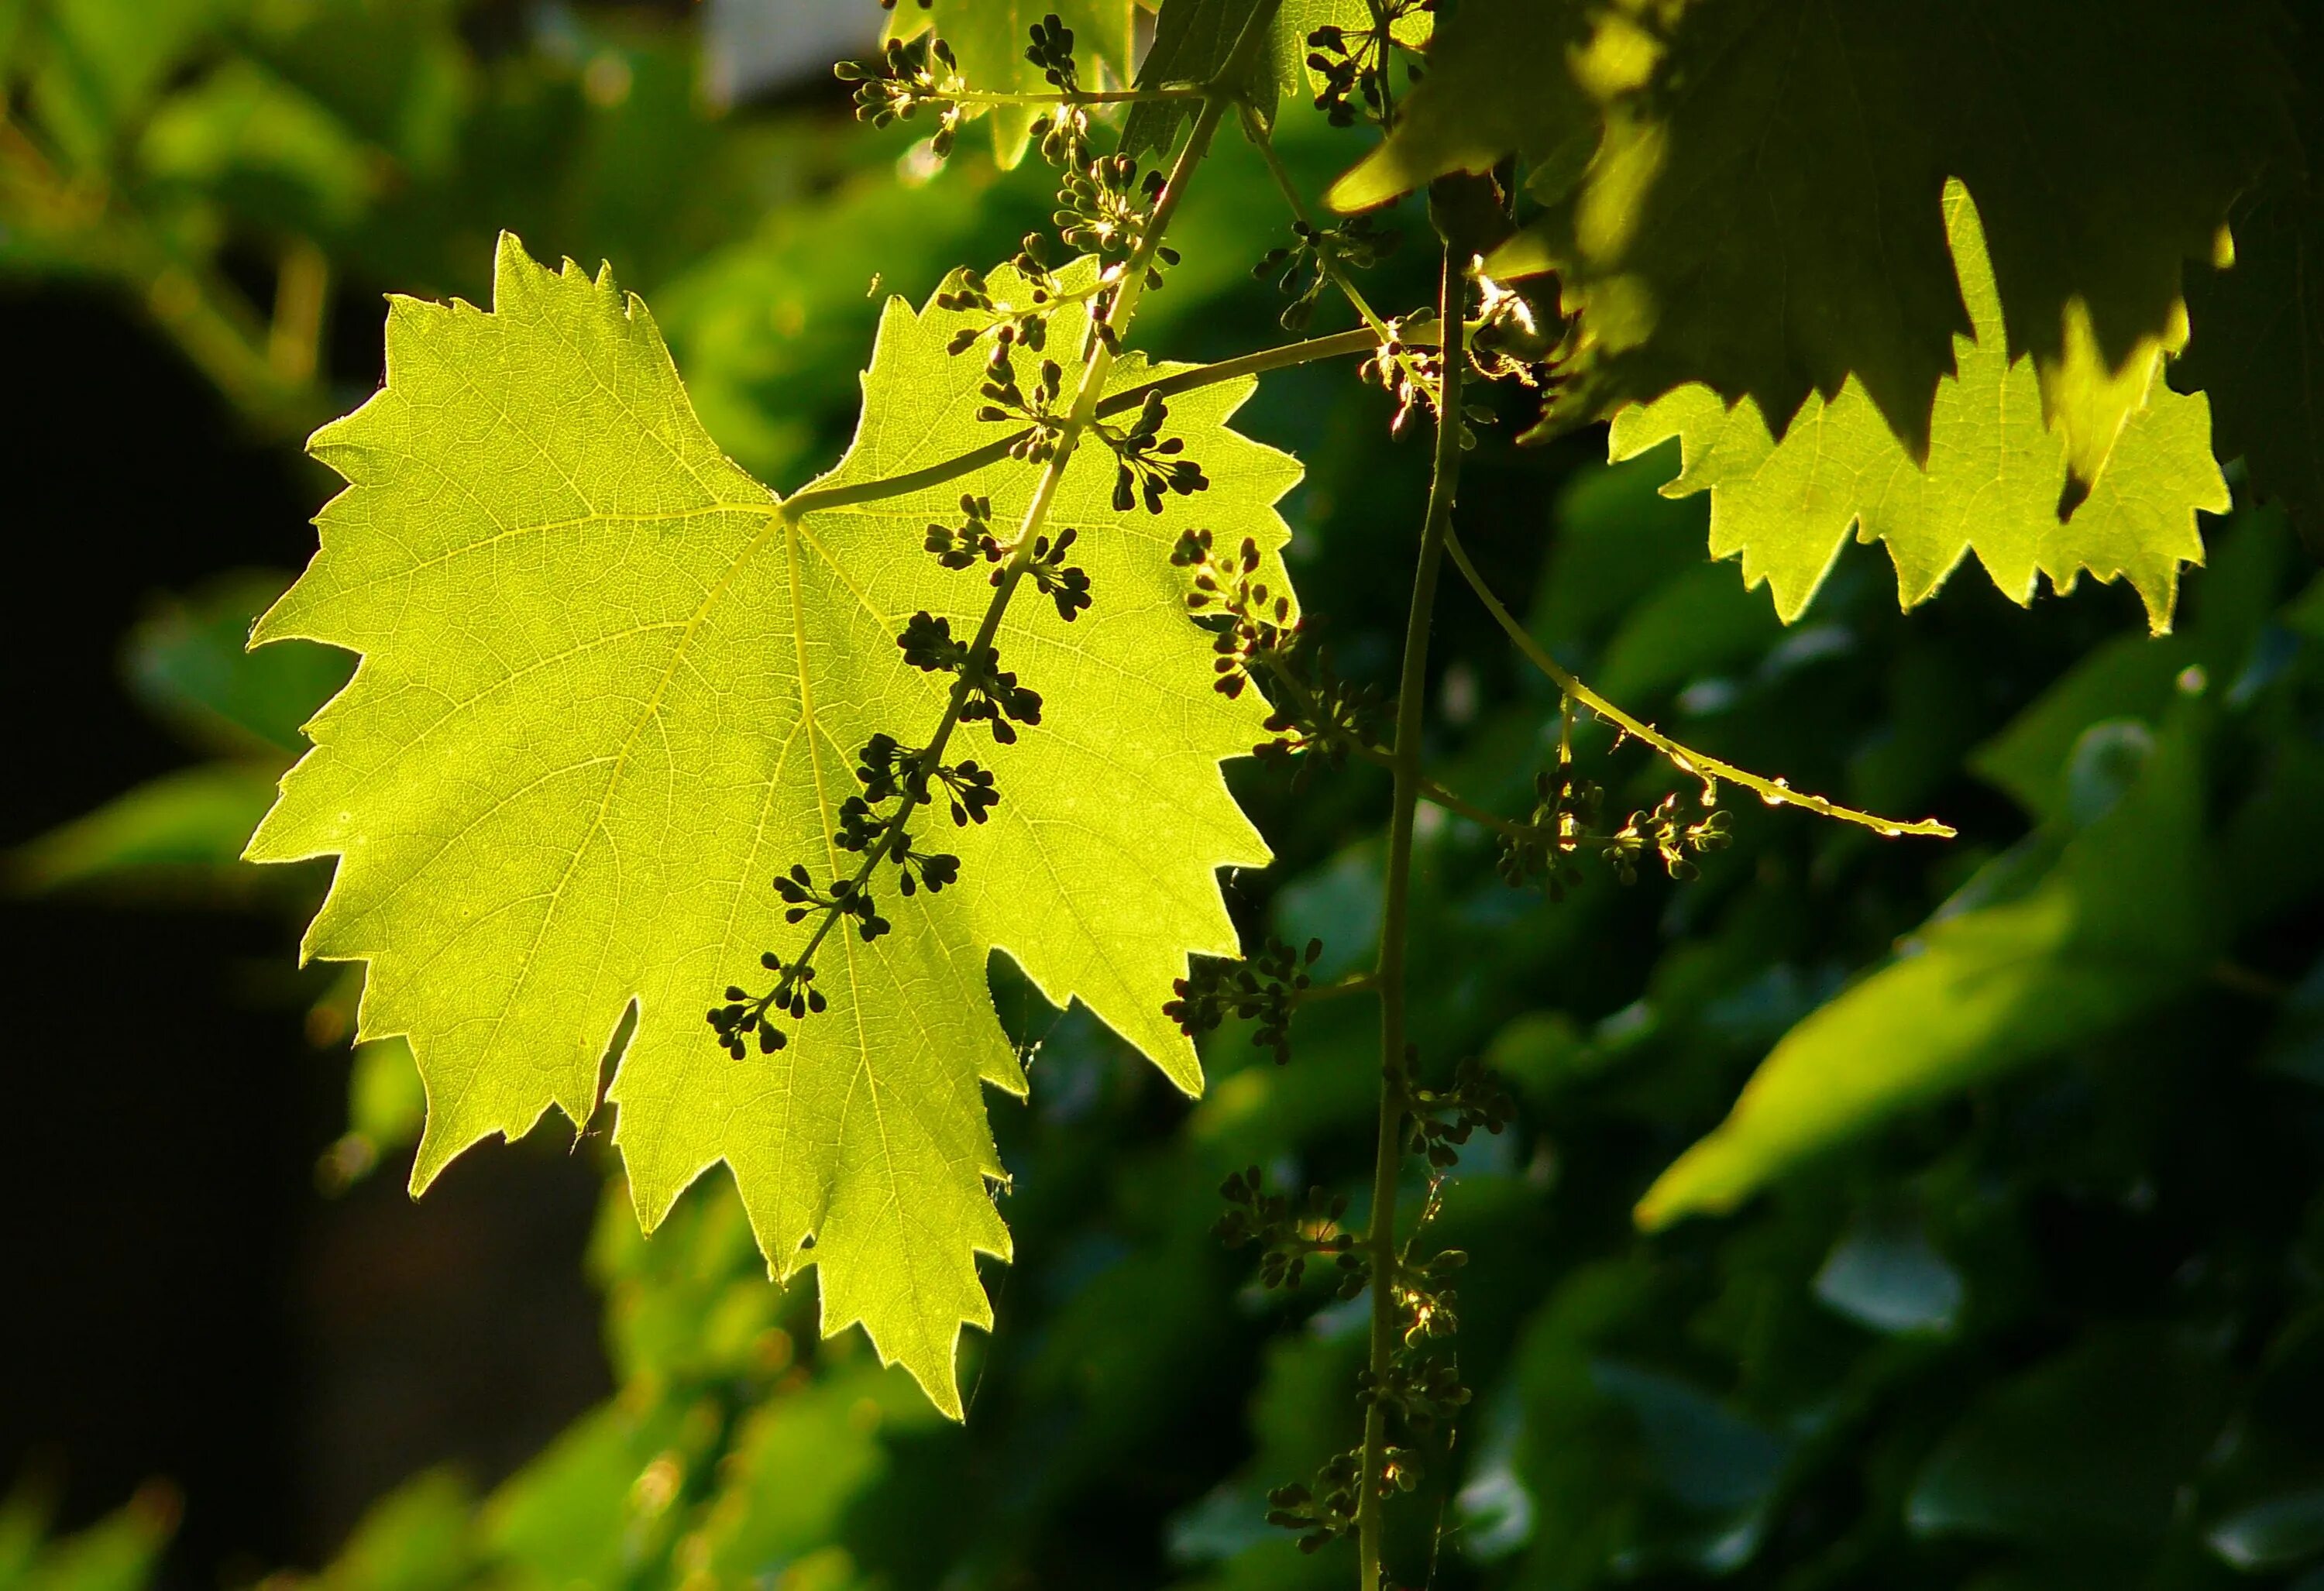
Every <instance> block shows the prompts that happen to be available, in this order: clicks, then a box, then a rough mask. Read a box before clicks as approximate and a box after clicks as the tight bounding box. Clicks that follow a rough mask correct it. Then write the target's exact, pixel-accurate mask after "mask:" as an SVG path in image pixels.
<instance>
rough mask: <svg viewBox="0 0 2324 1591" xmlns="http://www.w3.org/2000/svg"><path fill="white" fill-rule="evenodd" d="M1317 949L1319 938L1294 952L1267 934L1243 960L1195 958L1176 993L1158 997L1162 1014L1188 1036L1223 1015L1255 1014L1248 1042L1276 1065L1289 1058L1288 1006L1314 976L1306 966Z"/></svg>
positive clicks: (1248, 1017)
mask: <svg viewBox="0 0 2324 1591" xmlns="http://www.w3.org/2000/svg"><path fill="white" fill-rule="evenodd" d="M1322 954H1323V941H1322V940H1320V939H1311V940H1309V941H1308V942H1307V949H1306V951H1305V953H1300V952H1294V951H1293V950H1292V948H1291V947H1290V946H1289V945H1287V944H1286V943H1284V942H1283V941H1281V940H1279V939H1277V938H1275V937H1274V936H1272V935H1269V936H1268V941H1267V943H1266V944H1264V945H1263V946H1261V947H1260V949H1259V953H1258V954H1257V955H1255V956H1252V957H1251V958H1250V960H1248V961H1213V960H1210V959H1208V958H1204V959H1202V960H1199V961H1195V962H1194V965H1193V966H1191V967H1190V968H1188V969H1187V972H1186V976H1185V977H1184V978H1181V979H1178V980H1177V982H1176V984H1174V985H1173V986H1172V987H1173V988H1174V989H1176V991H1177V996H1176V998H1174V999H1170V1000H1167V1001H1165V1002H1164V1003H1163V1006H1162V1014H1163V1015H1164V1016H1167V1017H1169V1018H1170V1019H1171V1020H1172V1021H1173V1022H1176V1024H1177V1025H1178V1031H1179V1032H1180V1033H1183V1034H1185V1035H1186V1036H1187V1037H1188V1038H1193V1037H1194V1035H1197V1034H1203V1033H1209V1032H1210V1031H1212V1030H1213V1029H1214V1028H1216V1027H1217V1026H1218V1025H1220V1024H1221V1023H1222V1022H1224V1021H1225V1020H1226V1019H1227V1018H1228V1017H1229V1016H1240V1017H1242V1018H1244V1019H1245V1020H1252V1019H1256V1020H1257V1022H1258V1023H1259V1030H1258V1031H1257V1032H1256V1033H1254V1034H1252V1035H1251V1041H1250V1042H1251V1043H1252V1044H1256V1045H1257V1046H1259V1048H1260V1049H1263V1050H1272V1051H1274V1052H1275V1063H1276V1064H1277V1066H1281V1065H1283V1064H1285V1063H1286V1062H1288V1061H1289V1060H1290V1059H1291V1008H1292V1007H1293V1006H1295V1005H1296V1004H1297V1003H1298V999H1299V995H1300V992H1301V991H1302V990H1303V989H1306V988H1307V987H1308V986H1309V984H1310V983H1312V982H1313V981H1314V980H1313V979H1312V978H1311V977H1310V976H1309V969H1311V968H1313V967H1314V965H1315V961H1316V958H1317V957H1319V956H1321V955H1322Z"/></svg>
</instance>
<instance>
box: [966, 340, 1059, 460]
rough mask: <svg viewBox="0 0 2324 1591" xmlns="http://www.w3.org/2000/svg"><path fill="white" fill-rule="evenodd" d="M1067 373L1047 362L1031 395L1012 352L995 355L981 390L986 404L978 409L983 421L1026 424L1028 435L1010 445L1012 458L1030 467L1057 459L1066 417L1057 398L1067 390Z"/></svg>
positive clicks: (1003, 350)
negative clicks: (1020, 382) (1021, 381)
mask: <svg viewBox="0 0 2324 1591" xmlns="http://www.w3.org/2000/svg"><path fill="white" fill-rule="evenodd" d="M1064 384H1065V370H1064V368H1063V367H1062V366H1060V365H1059V364H1058V363H1057V362H1056V360H1054V359H1044V360H1042V361H1041V367H1040V369H1039V371H1038V372H1036V374H1035V376H1034V379H1033V391H1032V392H1031V394H1030V395H1028V394H1027V392H1026V391H1025V390H1024V388H1022V387H1020V386H1019V385H1018V383H1017V367H1016V366H1015V365H1014V364H1012V363H1010V359H1009V350H1008V348H1007V347H1006V346H1005V345H1003V346H1001V347H997V348H995V349H994V350H993V351H992V361H991V363H989V364H987V365H986V366H985V367H984V384H983V385H982V386H981V387H979V388H978V389H977V396H978V397H980V398H982V399H983V400H984V401H983V403H982V405H981V406H980V407H979V408H978V409H977V411H976V418H978V419H981V420H1012V419H1013V420H1022V421H1024V422H1025V423H1026V426H1027V430H1026V431H1025V434H1024V435H1023V436H1021V437H1018V438H1017V439H1016V440H1015V441H1014V442H1012V443H1010V445H1009V452H1010V456H1011V457H1014V458H1020V459H1023V460H1025V461H1026V462H1028V463H1029V464H1047V462H1048V461H1049V460H1050V459H1051V458H1054V457H1055V456H1056V452H1057V446H1058V443H1059V441H1060V439H1061V438H1062V437H1064V435H1065V416H1063V415H1061V414H1059V413H1058V412H1057V411H1056V407H1057V394H1058V392H1059V391H1062V390H1063V387H1064Z"/></svg>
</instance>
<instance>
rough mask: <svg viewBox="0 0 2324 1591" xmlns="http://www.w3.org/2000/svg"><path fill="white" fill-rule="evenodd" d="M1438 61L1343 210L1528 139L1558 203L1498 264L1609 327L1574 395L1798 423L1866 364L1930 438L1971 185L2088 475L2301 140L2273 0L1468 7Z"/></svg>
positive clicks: (1871, 388)
mask: <svg viewBox="0 0 2324 1591" xmlns="http://www.w3.org/2000/svg"><path fill="white" fill-rule="evenodd" d="M1665 19H1668V20H1665ZM1437 56H1438V58H1439V64H1438V65H1437V66H1436V67H1435V69H1434V70H1432V71H1431V72H1430V74H1429V76H1428V78H1427V80H1426V81H1425V82H1424V83H1423V84H1422V86H1421V87H1420V89H1419V90H1418V92H1416V94H1415V95H1414V96H1413V97H1412V100H1411V102H1410V105H1409V106H1408V115H1407V118H1406V122H1405V124H1403V125H1402V126H1400V127H1399V128H1398V129H1397V133H1396V134H1395V136H1394V137H1392V138H1391V139H1390V140H1389V142H1388V143H1387V144H1386V145H1385V146H1384V147H1383V148H1382V149H1380V150H1379V151H1378V152H1375V153H1374V154H1372V155H1371V156H1370V157H1369V158H1368V159H1366V160H1365V161H1363V162H1362V163H1361V164H1360V165H1358V166H1357V167H1356V168H1355V169H1354V170H1352V171H1351V172H1349V173H1348V174H1347V176H1345V177H1344V178H1342V180H1341V182H1340V183H1339V184H1338V186H1337V187H1336V188H1335V189H1333V202H1334V203H1335V204H1337V205H1339V206H1340V207H1342V208H1348V209H1358V208H1362V207H1367V206H1369V205H1374V204H1379V203H1381V202H1383V201H1385V200H1387V199H1389V198H1394V197H1395V196H1396V195H1397V194H1398V193H1401V192H1404V191H1406V190H1408V189H1411V188H1413V187H1416V186H1417V185H1418V184H1419V183H1421V182H1423V181H1425V180H1426V179H1429V178H1430V177H1433V176H1434V175H1437V174H1439V173H1441V172H1443V171H1447V170H1456V169H1459V170H1483V169H1485V167H1487V166H1488V165H1489V164H1490V163H1491V162H1492V161H1495V160H1497V159H1499V157H1500V156H1502V155H1504V154H1507V153H1509V152H1520V153H1522V154H1523V155H1524V156H1525V157H1526V160H1527V161H1529V162H1531V163H1532V164H1533V166H1534V168H1535V171H1534V175H1533V177H1532V179H1531V182H1530V186H1531V188H1532V190H1533V192H1534V195H1535V198H1539V199H1541V200H1542V201H1543V202H1544V203H1545V205H1546V206H1547V207H1548V208H1547V212H1546V214H1545V215H1544V216H1542V218H1541V219H1540V220H1539V221H1538V222H1537V223H1535V225H1532V226H1531V227H1529V228H1528V229H1527V230H1526V232H1525V233H1523V234H1521V235H1519V236H1518V237H1517V238H1516V239H1513V240H1512V241H1511V242H1510V243H1509V244H1506V245H1504V246H1503V247H1502V248H1501V249H1500V250H1499V251H1498V252H1497V253H1496V254H1495V255H1494V256H1493V257H1492V258H1491V259H1490V260H1489V261H1488V262H1487V263H1488V269H1489V270H1490V271H1493V272H1494V273H1495V274H1497V275H1517V274H1525V273H1530V272H1535V271H1552V270H1554V271H1558V272H1559V273H1560V275H1561V279H1562V281H1563V290H1564V293H1565V297H1566V301H1567V305H1568V307H1569V308H1579V309H1580V311H1581V312H1582V323H1583V326H1584V328H1585V330H1586V331H1587V332H1588V333H1589V334H1590V335H1591V337H1592V338H1593V339H1594V343H1593V346H1592V349H1591V354H1590V356H1589V358H1588V359H1586V360H1585V361H1583V362H1582V364H1583V368H1582V370H1581V371H1579V372H1577V374H1578V376H1579V380H1578V382H1577V384H1576V386H1575V388H1574V389H1573V390H1572V395H1571V398H1570V401H1571V402H1572V403H1574V404H1576V405H1579V406H1581V407H1582V408H1583V409H1587V410H1588V411H1590V412H1600V413H1602V412H1608V411H1610V409H1612V408H1613V407H1614V406H1615V405H1617V404H1618V403H1620V402H1622V401H1625V400H1644V399H1647V398H1651V397H1654V396H1655V395H1657V394H1659V393H1661V392H1664V391H1668V390H1669V389H1670V388H1672V387H1674V386H1677V385H1680V384H1682V383H1683V382H1705V383H1707V384H1709V385H1710V386H1711V387H1712V388H1714V389H1716V390H1717V391H1719V392H1720V394H1721V395H1722V396H1725V397H1727V398H1729V399H1734V398H1738V397H1749V398H1751V399H1753V400H1755V401H1756V402H1757V405H1758V408H1759V411H1760V412H1761V413H1762V414H1763V415H1765V416H1766V417H1768V418H1769V419H1770V420H1771V421H1773V422H1774V423H1775V425H1776V426H1777V427H1778V428H1781V427H1782V426H1783V425H1784V424H1785V423H1787V422H1788V421H1789V419H1790V418H1791V416H1792V415H1793V413H1794V411H1795V410H1796V409H1798V408H1799V407H1800V405H1801V403H1802V402H1803V400H1805V399H1806V397H1807V395H1808V393H1809V392H1810V391H1816V392H1820V393H1821V394H1823V395H1824V396H1825V397H1827V398H1831V397H1833V396H1836V395H1837V394H1838V392H1839V391H1840V387H1841V384H1842V382H1844V380H1845V379H1846V378H1847V377H1848V376H1849V375H1851V374H1853V375H1855V376H1856V377H1857V378H1858V381H1859V382H1861V384H1862V386H1863V389H1864V391H1865V393H1866V395H1867V397H1868V398H1869V399H1870V400H1871V401H1872V403H1873V404H1874V405H1875V407H1876V408H1877V409H1878V410H1879V412H1880V413H1881V414H1882V416H1883V417H1884V418H1886V420H1887V421H1888V423H1889V425H1890V426H1891V427H1892V428H1894V429H1895V431H1896V432H1897V434H1898V435H1899V436H1901V437H1904V438H1905V439H1906V440H1907V442H1908V443H1909V445H1910V446H1911V449H1912V451H1913V453H1914V455H1915V456H1919V455H1922V454H1923V451H1924V449H1925V446H1926V444H1927V442H1928V440H1929V432H1930V427H1931V414H1930V410H1931V405H1932V400H1933V399H1934V395H1935V391H1936V383H1937V381H1938V379H1939V378H1940V377H1941V376H1942V375H1944V374H1945V373H1946V372H1948V371H1949V370H1950V364H1951V360H1950V346H1949V338H1950V336H1951V335H1952V334H1954V333H1958V332H1965V331H1967V330H1969V318H1968V316H1967V313H1966V307H1965V306H1964V305H1963V304H1962V303H1961V302H1960V298H1959V295H1958V294H1957V293H1956V292H1955V290H1954V285H1953V280H1952V273H1951V271H1950V267H1949V264H1948V262H1947V261H1946V258H1945V250H1944V238H1943V235H1942V233H1941V231H1940V230H1939V229H1938V226H1937V225H1936V215H1935V211H1934V208H1933V207H1932V203H1931V201H1932V200H1933V199H1934V198H1936V197H1937V196H1938V194H1939V193H1940V192H1941V189H1942V188H1943V185H1944V182H1945V180H1946V179H1948V178H1949V177H1959V178H1960V179H1964V180H1966V181H1967V182H1968V184H1969V188H1970V189H1971V190H1972V191H1974V192H1975V193H1976V194H1977V195H1978V202H1979V203H1980V204H1981V205H1982V206H1983V207H1984V209H1985V212H1986V222H1987V232H1988V235H1989V236H1990V238H1991V242H1992V251H1993V262H1994V269H1995V273H1996V275H1997V278H1998V280H1999V281H2000V284H2001V296H2002V299H2003V302H2004V303H2005V304H2006V306H2007V307H2008V308H2007V313H2006V327H2007V331H2008V337H2009V345H2010V347H2011V348H2012V349H2013V350H2015V351H2018V352H2030V353H2032V354H2033V355H2034V357H2035V362H2036V368H2037V371H2038V372H2039V374H2040V376H2041V378H2042V382H2043V397H2044V400H2045V402H2046V403H2047V404H2048V406H2049V409H2050V411H2051V412H2052V414H2053V415H2063V416H2064V417H2065V418H2066V420H2067V430H2066V434H2067V439H2068V442H2069V445H2070V448H2071V450H2072V451H2071V456H2072V458H2073V460H2074V464H2075V466H2076V469H2077V472H2078V474H2080V475H2081V476H2082V477H2083V478H2084V479H2090V478H2093V477H2095V476H2096V475H2097V474H2098V473H2099V469H2100V466H2101V465H2102V464H2103V462H2104V459H2105V457H2106V455H2107V449H2108V447H2109V446H2110V445H2111V443H2112V441H2113V439H2114V436H2115V433H2116V429H2117V428H2119V425H2120V423H2121V421H2122V418H2123V417H2124V415H2125V414H2126V413H2127V412H2128V410H2129V409H2131V408H2132V407H2133V406H2135V402H2136V400H2137V398H2138V396H2139V394H2140V393H2141V392H2142V391H2144V386H2145V381H2144V377H2145V375H2146V373H2147V372H2148V370H2149V368H2150V367H2151V365H2152V363H2153V356H2154V354H2155V353H2156V352H2157V351H2158V350H2159V349H2162V348H2167V347H2170V346H2172V345H2175V344H2176V342H2177V341H2178V340H2179V338H2180V337H2181V336H2183V333H2184V323H2185V316H2184V311H2183V308H2182V307H2181V273H2182V268H2183V262H2184V261H2186V260H2188V259H2190V258H2191V259H2196V260H2209V259H2211V258H2213V257H2214V256H2215V255H2216V253H2218V236H2219V235H2220V232H2221V229H2222V227H2223V226H2224V225H2225V223H2226V221H2227V210H2228V206H2229V204H2230V202H2231V201H2232V200H2233V199H2234V198H2236V195H2237V194H2238V192H2240V191H2241V190H2242V189H2244V188H2245V187H2246V184H2247V183H2248V182H2249V181H2250V180H2251V179H2252V178H2253V176H2254V175H2255V173H2256V172H2257V171H2258V170H2260V169H2261V167H2262V166H2263V164H2264V162H2265V161H2267V159H2268V158H2269V157H2270V156H2271V155H2272V154H2273V152H2276V151H2278V150H2279V149H2281V148H2282V146H2283V144H2284V143H2285V142H2286V139H2285V133H2284V124H2283V119H2282V105H2283V98H2284V78H2283V73H2282V68H2281V63H2280V59H2279V56H2278V53H2277V51H2276V49H2275V44H2274V36H2273V18H2272V16H2271V15H2270V13H2269V10H2268V8H2267V7H2265V6H2264V5H2256V4H2252V3H2249V0H2221V3H2219V4H2217V5H2199V6H2189V5H2179V4H2176V3H2175V0H1899V3H1897V4H1893V5H1864V6H1846V5H1842V6H1834V5H1825V4H1823V3H1822V0H1721V3H1720V4H1706V3H1704V0H1688V3H1685V4H1682V5H1670V6H1662V7H1649V6H1646V5H1638V4H1631V3H1628V0H1622V3H1619V4H1609V3H1606V0H1561V3H1560V4H1556V5H1543V4H1540V3H1539V0H1469V3H1468V4H1466V5H1462V7H1461V9H1460V10H1459V11H1458V12H1457V13H1455V14H1453V15H1452V16H1451V17H1449V18H1448V19H1447V21H1446V23H1445V25H1444V27H1443V32H1442V34H1441V37H1440V41H1439V44H1438V49H1437ZM2063 62H2070V63H2072V69H2070V70H2068V69H2061V65H2060V63H2063Z"/></svg>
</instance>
